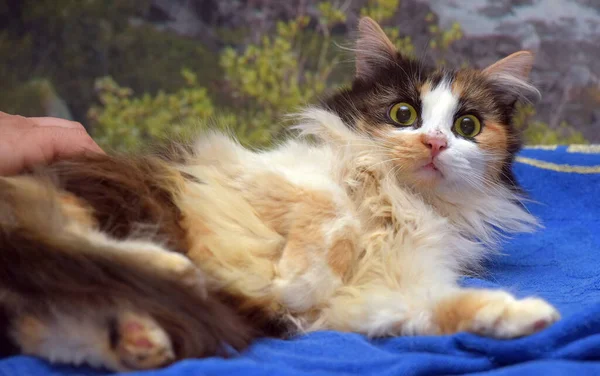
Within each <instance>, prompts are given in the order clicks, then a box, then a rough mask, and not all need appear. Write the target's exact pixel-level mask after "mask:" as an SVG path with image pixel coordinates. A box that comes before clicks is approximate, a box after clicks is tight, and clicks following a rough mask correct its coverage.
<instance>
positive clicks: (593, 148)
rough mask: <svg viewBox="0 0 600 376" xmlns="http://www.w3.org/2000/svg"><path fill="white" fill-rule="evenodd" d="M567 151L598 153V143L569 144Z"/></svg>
mask: <svg viewBox="0 0 600 376" xmlns="http://www.w3.org/2000/svg"><path fill="white" fill-rule="evenodd" d="M567 153H585V154H600V144H594V145H569V147H568V148H567Z"/></svg>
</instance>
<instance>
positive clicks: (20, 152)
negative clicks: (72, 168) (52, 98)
mask: <svg viewBox="0 0 600 376" xmlns="http://www.w3.org/2000/svg"><path fill="white" fill-rule="evenodd" d="M85 152H93V153H103V151H102V149H100V147H99V146H98V145H97V144H96V143H95V142H94V140H92V138H91V137H90V136H89V135H88V134H87V132H86V131H85V128H84V127H83V126H82V125H81V124H79V123H77V122H74V121H69V120H64V119H58V118H52V117H29V118H26V117H23V116H18V115H9V114H6V113H4V112H0V175H13V174H18V173H20V172H22V171H24V170H26V169H29V168H32V167H34V166H36V165H40V164H48V163H51V162H53V161H55V160H58V159H63V158H68V157H71V156H75V155H79V154H82V153H85Z"/></svg>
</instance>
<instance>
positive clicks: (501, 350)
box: [0, 146, 600, 376]
mask: <svg viewBox="0 0 600 376" xmlns="http://www.w3.org/2000/svg"><path fill="white" fill-rule="evenodd" d="M573 149H574V148H567V147H565V146H563V147H556V148H551V150H545V149H526V150H524V151H522V152H521V154H520V158H519V159H518V161H517V164H516V167H515V170H516V173H517V176H518V178H519V181H520V182H521V184H522V185H523V187H524V188H525V189H526V190H527V191H528V192H529V193H530V196H531V199H532V200H534V201H535V202H533V203H528V208H529V210H531V211H532V212H533V213H534V214H535V215H537V216H538V217H539V218H541V220H542V221H543V224H544V226H545V228H544V229H542V230H540V231H538V232H537V233H535V234H531V235H529V234H528V235H519V236H516V237H513V238H512V239H509V240H507V241H506V244H505V245H504V249H503V250H504V253H503V255H501V256H496V257H495V258H493V259H492V260H491V261H490V262H489V264H488V270H489V273H488V274H487V275H486V276H485V277H483V278H478V279H476V278H470V279H465V280H464V281H463V282H464V284H465V285H467V286H471V287H492V288H495V287H497V288H500V287H501V288H506V289H509V290H510V291H512V292H514V293H515V294H517V295H519V296H526V295H537V296H540V297H543V298H545V299H547V300H548V301H550V302H551V303H552V304H554V305H555V306H556V307H557V308H558V309H559V310H560V312H561V314H562V315H563V319H562V320H561V321H559V322H558V323H557V324H555V325H553V326H551V327H550V328H548V329H546V330H544V331H542V332H540V333H537V334H535V335H532V336H529V337H525V338H521V339H516V340H494V339H490V338H483V337H479V336H476V335H472V334H468V333H459V334H456V335H452V336H439V337H436V336H431V337H398V338H388V339H379V340H367V339H366V338H364V337H363V336H361V335H357V334H351V333H337V332H317V333H312V334H309V335H305V336H300V337H298V338H295V339H293V340H288V341H281V340H271V339H268V340H267V339H265V340H258V341H256V342H255V343H254V345H253V346H252V347H251V348H250V349H248V350H247V351H245V352H244V353H242V354H240V355H239V356H236V357H234V358H232V359H228V360H224V359H218V358H209V359H201V360H186V361H181V362H179V363H176V364H174V365H172V366H170V367H168V368H165V369H161V370H156V371H146V372H137V373H133V375H139V376H150V375H152V376H179V375H230V376H236V375H240V376H241V375H244V376H251V375H280V376H286V375H289V376H300V375H323V376H326V375H327V376H333V375H377V376H386V375H454V374H470V375H490V376H491V375H496V376H500V375H503V376H504V375H506V376H508V375H511V376H512V375H571V374H577V375H578V376H581V375H587V374H590V375H592V374H596V375H599V374H600V153H599V150H598V149H600V148H598V147H596V149H594V148H589V149H588V150H581V149H577V150H573ZM593 151H596V153H594V152H593ZM103 374H106V373H105V372H102V371H97V370H92V369H89V368H84V367H79V368H75V367H67V366H57V365H50V364H48V363H46V362H44V361H42V360H39V359H36V358H33V357H27V356H17V357H12V358H6V359H2V360H0V375H11V376H13V375H18V376H21V375H57V376H58V375H69V376H73V375H103Z"/></svg>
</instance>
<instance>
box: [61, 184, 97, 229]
mask: <svg viewBox="0 0 600 376" xmlns="http://www.w3.org/2000/svg"><path fill="white" fill-rule="evenodd" d="M59 202H60V204H61V209H62V211H63V213H64V214H65V216H67V217H68V218H70V219H72V220H74V221H75V222H77V223H79V224H81V225H83V226H84V227H87V228H95V227H97V226H98V221H97V220H96V218H95V217H94V209H93V208H92V207H91V206H90V205H89V204H87V203H86V202H85V201H83V200H81V199H79V198H77V197H76V196H74V195H71V194H68V193H61V194H60V196H59Z"/></svg>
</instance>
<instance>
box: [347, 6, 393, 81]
mask: <svg viewBox="0 0 600 376" xmlns="http://www.w3.org/2000/svg"><path fill="white" fill-rule="evenodd" d="M397 55H398V51H397V50H396V47H394V44H393V43H392V42H391V41H390V39H389V38H388V37H387V35H385V32H384V31H383V30H382V29H381V26H379V24H378V23H377V22H375V21H374V20H373V19H372V18H369V17H363V18H361V19H360V21H359V23H358V40H357V41H356V77H360V78H368V77H371V76H372V75H373V73H374V72H375V71H377V69H379V68H381V67H383V66H385V65H386V64H389V63H391V62H393V61H394V59H395V58H396V57H397Z"/></svg>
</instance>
